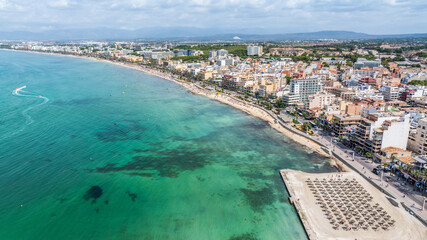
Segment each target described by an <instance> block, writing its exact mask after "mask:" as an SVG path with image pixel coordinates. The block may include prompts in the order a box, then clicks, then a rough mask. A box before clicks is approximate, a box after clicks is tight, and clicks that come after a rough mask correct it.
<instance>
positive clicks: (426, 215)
mask: <svg viewBox="0 0 427 240" xmlns="http://www.w3.org/2000/svg"><path fill="white" fill-rule="evenodd" d="M313 138H314V139H316V140H317V141H319V142H321V143H323V144H324V145H325V146H328V148H329V149H331V150H332V152H334V153H336V154H338V155H339V156H340V157H341V158H343V159H344V160H345V161H346V162H347V163H348V164H349V165H351V166H352V167H353V168H355V169H356V170H357V171H358V172H359V173H360V174H363V175H364V176H366V177H367V178H369V179H371V180H372V181H373V182H375V183H376V184H377V185H378V186H379V187H380V188H381V189H382V190H385V191H387V192H388V193H390V194H391V195H393V196H394V197H395V198H396V201H397V202H403V203H405V205H406V206H407V207H409V208H410V209H411V211H413V212H415V213H417V214H418V215H419V216H421V217H422V218H423V219H424V220H427V209H425V210H424V211H422V210H421V207H422V202H423V201H424V197H423V196H421V193H420V192H416V191H413V189H412V188H411V187H409V185H402V182H400V181H397V179H396V177H391V178H390V181H388V182H386V181H385V180H386V179H388V178H387V177H389V176H390V174H389V173H386V174H384V175H383V177H382V179H381V176H380V175H376V174H374V173H373V172H372V169H373V168H374V167H376V166H377V165H378V163H372V162H371V161H370V160H366V158H365V157H363V156H360V155H357V154H355V160H354V161H353V150H352V149H350V148H348V147H346V146H344V145H343V144H340V143H334V142H332V144H331V139H332V138H333V137H331V136H328V135H327V134H325V133H324V132H319V135H318V136H315V137H313ZM426 205H427V204H426Z"/></svg>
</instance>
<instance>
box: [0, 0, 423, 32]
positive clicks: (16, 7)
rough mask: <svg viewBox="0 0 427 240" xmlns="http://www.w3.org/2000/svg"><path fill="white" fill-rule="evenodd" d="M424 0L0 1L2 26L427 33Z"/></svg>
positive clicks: (0, 24) (8, 27)
mask: <svg viewBox="0 0 427 240" xmlns="http://www.w3.org/2000/svg"><path fill="white" fill-rule="evenodd" d="M426 15H427V1H425V0H407V1H403V0H378V1H372V0H0V29H1V30H29V29H31V30H33V29H36V30H42V29H43V28H45V27H46V26H49V28H54V29H66V28H96V27H109V28H117V29H137V28H143V27H156V26H190V27H191V26H192V27H202V28H220V29H230V31H231V30H233V29H249V30H248V31H250V29H255V28H258V29H266V30H268V31H267V32H306V31H320V30H351V31H358V32H367V33H408V32H427V18H426V17H425V16H426Z"/></svg>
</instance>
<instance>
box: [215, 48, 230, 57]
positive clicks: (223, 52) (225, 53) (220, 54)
mask: <svg viewBox="0 0 427 240" xmlns="http://www.w3.org/2000/svg"><path fill="white" fill-rule="evenodd" d="M216 54H217V56H218V57H227V56H228V51H227V50H225V49H220V50H217V51H216Z"/></svg>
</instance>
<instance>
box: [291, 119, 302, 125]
mask: <svg viewBox="0 0 427 240" xmlns="http://www.w3.org/2000/svg"><path fill="white" fill-rule="evenodd" d="M292 122H293V123H294V124H295V125H299V124H301V123H300V122H299V121H298V120H296V119H293V120H292Z"/></svg>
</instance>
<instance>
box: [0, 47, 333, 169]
mask: <svg viewBox="0 0 427 240" xmlns="http://www.w3.org/2000/svg"><path fill="white" fill-rule="evenodd" d="M0 50H4V51H14V52H27V53H36V54H46V55H56V56H65V57H75V58H80V59H87V60H92V61H98V62H105V63H110V64H114V65H117V66H122V67H127V68H130V69H134V70H138V71H141V72H144V73H147V74H150V75H153V76H156V77H159V78H162V79H165V80H168V81H172V82H174V83H176V84H179V85H181V86H183V87H185V88H186V89H188V90H189V91H190V92H192V93H194V94H198V95H203V96H205V97H208V98H210V99H213V100H217V101H219V102H222V103H225V104H227V105H230V106H232V107H234V108H236V109H239V110H241V111H243V112H246V113H247V114H249V115H251V116H253V117H257V118H259V119H261V120H263V121H265V122H267V123H268V124H269V125H270V126H271V127H272V128H273V129H275V130H276V131H278V132H280V133H282V134H284V135H285V136H286V137H288V138H290V139H291V140H293V141H295V142H297V143H299V144H301V145H303V146H305V147H308V148H310V149H311V150H313V151H315V152H317V153H319V154H320V155H322V156H324V157H327V158H329V159H330V164H331V165H332V166H335V167H337V163H336V162H337V161H339V160H338V159H335V158H333V157H332V156H330V155H329V154H327V153H325V151H324V150H323V149H322V147H321V146H320V145H319V144H317V143H315V142H313V141H312V140H310V139H308V138H305V137H303V136H300V135H297V134H295V133H292V132H291V131H289V130H288V129H286V128H284V127H283V126H281V125H280V124H279V123H278V122H277V121H276V120H275V119H274V118H273V117H272V116H271V115H270V114H268V113H267V112H266V111H265V110H263V109H261V108H260V107H254V106H251V105H250V104H248V103H242V102H240V101H238V100H235V99H233V98H232V97H230V96H228V95H226V94H222V93H221V94H216V92H212V91H209V90H206V89H204V88H200V87H198V86H197V85H196V84H195V83H190V82H184V81H180V80H177V79H175V78H174V77H173V76H172V75H171V74H170V73H161V72H159V71H156V70H153V69H147V68H144V67H141V66H138V65H136V64H132V63H122V62H114V61H111V60H105V59H99V58H95V57H88V56H80V55H71V54H61V53H50V52H39V51H29V50H14V49H0ZM337 170H340V169H339V168H338V167H337Z"/></svg>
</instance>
